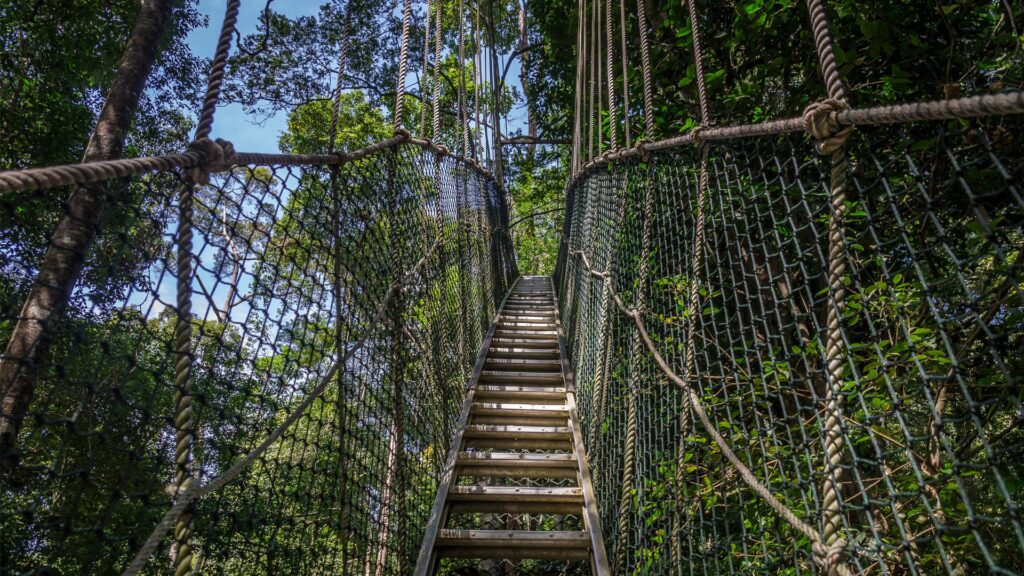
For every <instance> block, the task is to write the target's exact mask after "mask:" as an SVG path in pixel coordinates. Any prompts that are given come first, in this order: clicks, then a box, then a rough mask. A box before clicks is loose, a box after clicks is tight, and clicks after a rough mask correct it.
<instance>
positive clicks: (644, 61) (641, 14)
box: [636, 0, 654, 140]
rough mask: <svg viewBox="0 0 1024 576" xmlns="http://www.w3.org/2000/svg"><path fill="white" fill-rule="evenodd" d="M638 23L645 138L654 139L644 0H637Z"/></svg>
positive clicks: (649, 46)
mask: <svg viewBox="0 0 1024 576" xmlns="http://www.w3.org/2000/svg"><path fill="white" fill-rule="evenodd" d="M636 18H637V25H638V26H639V27H640V64H641V66H643V79H644V130H645V131H646V134H644V138H647V139H648V140H653V139H654V88H653V81H652V80H651V41H650V40H649V39H648V38H647V12H646V9H645V8H644V0H636Z"/></svg>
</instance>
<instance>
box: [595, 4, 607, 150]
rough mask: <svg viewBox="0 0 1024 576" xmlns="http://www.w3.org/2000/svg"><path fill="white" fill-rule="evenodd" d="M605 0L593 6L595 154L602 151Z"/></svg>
mask: <svg viewBox="0 0 1024 576" xmlns="http://www.w3.org/2000/svg"><path fill="white" fill-rule="evenodd" d="M604 2H605V0H596V3H595V6H594V60H595V62H594V67H595V68H596V69H597V72H596V75H597V97H596V98H597V126H596V128H597V154H598V156H600V155H601V153H602V152H604V119H603V118H602V115H603V113H604V57H603V56H604V54H603V52H604V44H603V43H602V42H601V37H602V36H603V35H602V34H601V18H602V17H603V15H604V11H603V10H601V5H602V4H603V3H604Z"/></svg>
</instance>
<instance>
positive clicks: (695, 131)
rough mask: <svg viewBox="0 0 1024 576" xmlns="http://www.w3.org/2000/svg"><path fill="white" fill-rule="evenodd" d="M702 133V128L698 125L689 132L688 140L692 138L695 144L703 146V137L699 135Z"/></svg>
mask: <svg viewBox="0 0 1024 576" xmlns="http://www.w3.org/2000/svg"><path fill="white" fill-rule="evenodd" d="M703 131H704V126H702V125H700V124H698V125H696V126H694V127H693V129H692V130H690V138H693V141H694V142H696V143H697V144H704V137H703V136H701V135H700V134H701V132H703Z"/></svg>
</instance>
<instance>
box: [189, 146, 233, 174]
mask: <svg viewBox="0 0 1024 576" xmlns="http://www.w3.org/2000/svg"><path fill="white" fill-rule="evenodd" d="M188 149H189V151H190V152H198V153H199V154H201V155H202V157H203V162H202V163H201V164H200V165H198V166H195V167H194V168H190V169H189V170H188V171H187V172H186V175H187V176H188V178H189V179H190V180H192V181H193V182H195V183H196V184H209V183H210V174H213V173H217V172H226V171H228V170H230V169H231V167H232V166H234V165H235V163H236V160H235V158H236V154H235V146H234V144H232V143H231V142H228V141H227V140H223V139H221V138H217V139H216V140H211V139H210V138H199V139H196V140H194V141H193V142H192V143H191V144H189V145H188Z"/></svg>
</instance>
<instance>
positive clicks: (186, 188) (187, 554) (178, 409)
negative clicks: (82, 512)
mask: <svg viewBox="0 0 1024 576" xmlns="http://www.w3.org/2000/svg"><path fill="white" fill-rule="evenodd" d="M240 4H241V1H240V0H228V3H227V6H226V7H225V12H224V21H223V23H222V24H221V31H220V38H218V40H217V49H216V51H215V53H214V57H213V62H212V64H211V66H210V72H209V77H208V78H207V86H206V96H205V98H204V99H203V105H202V109H201V110H200V112H199V121H198V124H197V126H196V136H195V140H194V141H193V143H192V145H191V146H190V147H191V148H193V149H194V150H197V151H199V152H200V153H201V154H202V156H203V160H204V163H203V165H201V166H199V167H196V168H193V169H192V170H190V171H188V172H186V173H185V174H184V181H183V183H182V186H181V193H180V196H179V204H178V254H177V319H176V321H175V327H174V347H175V364H174V388H175V402H174V405H175V408H174V428H175V451H174V463H175V485H176V494H177V496H178V498H182V494H184V493H187V492H188V491H189V489H190V488H191V487H192V483H193V482H194V481H195V479H194V478H193V476H192V447H193V445H194V443H195V422H194V421H193V416H194V413H193V410H192V216H193V215H192V200H193V193H194V191H195V184H196V183H200V184H205V183H207V182H208V181H209V171H208V170H211V169H212V170H217V171H220V170H224V169H226V165H230V163H231V160H230V157H231V156H233V155H234V148H233V147H232V146H231V144H230V143H228V142H225V141H223V140H218V141H216V142H214V141H212V140H210V132H211V130H212V129H213V117H214V114H215V113H216V111H217V102H218V100H219V99H220V88H221V84H222V83H223V81H224V69H225V68H226V67H227V61H228V55H229V53H230V51H231V39H232V36H233V35H234V33H235V24H236V23H237V22H238V9H239V6H240ZM192 510H193V509H192V507H191V506H186V507H184V508H183V509H182V512H181V515H180V516H179V517H178V519H177V521H176V523H175V525H174V548H175V555H174V573H175V576H188V575H190V574H192V556H193V555H192V543H191V541H192Z"/></svg>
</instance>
